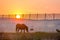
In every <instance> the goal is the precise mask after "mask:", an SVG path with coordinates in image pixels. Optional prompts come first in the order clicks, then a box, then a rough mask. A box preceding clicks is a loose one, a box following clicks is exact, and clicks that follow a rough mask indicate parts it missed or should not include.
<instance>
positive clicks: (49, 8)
mask: <svg viewBox="0 0 60 40" xmlns="http://www.w3.org/2000/svg"><path fill="white" fill-rule="evenodd" d="M37 13H38V14H44V13H47V14H51V13H60V0H0V15H1V14H37Z"/></svg>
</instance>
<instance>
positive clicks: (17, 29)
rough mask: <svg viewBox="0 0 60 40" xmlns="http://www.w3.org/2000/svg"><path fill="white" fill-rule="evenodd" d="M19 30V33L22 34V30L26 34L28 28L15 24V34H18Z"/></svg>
mask: <svg viewBox="0 0 60 40" xmlns="http://www.w3.org/2000/svg"><path fill="white" fill-rule="evenodd" d="M19 30H21V32H22V30H24V32H25V31H27V32H28V27H27V26H26V25H25V24H17V25H16V32H19Z"/></svg>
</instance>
